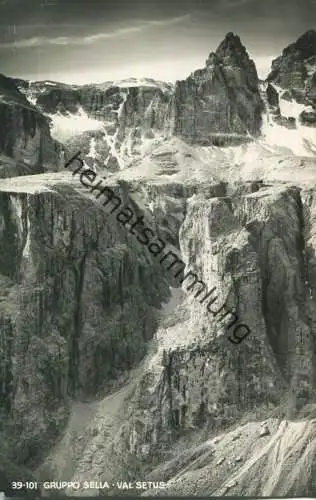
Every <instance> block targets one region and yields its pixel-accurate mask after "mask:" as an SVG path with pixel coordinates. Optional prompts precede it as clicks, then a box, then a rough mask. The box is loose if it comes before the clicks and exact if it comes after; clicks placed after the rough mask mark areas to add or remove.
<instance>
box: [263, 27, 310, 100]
mask: <svg viewBox="0 0 316 500" xmlns="http://www.w3.org/2000/svg"><path fill="white" fill-rule="evenodd" d="M315 73H316V31H315V30H309V31H306V32H305V33H304V34H303V35H301V36H300V37H299V38H298V39H297V40H296V42H294V43H291V44H290V45H288V46H287V47H285V49H284V50H283V52H282V54H281V55H280V56H279V57H277V58H276V59H274V61H273V62H272V69H271V72H270V74H269V75H268V78H267V80H268V81H270V82H272V83H275V84H277V85H279V86H280V87H282V88H284V89H288V90H290V89H294V90H295V93H296V94H295V98H296V99H299V102H301V103H302V104H307V105H308V104H311V105H312V106H313V107H314V106H315V98H314V92H315ZM297 91H299V92H300V94H299V95H298V94H297Z"/></svg>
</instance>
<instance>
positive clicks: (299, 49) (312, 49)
mask: <svg viewBox="0 0 316 500" xmlns="http://www.w3.org/2000/svg"><path fill="white" fill-rule="evenodd" d="M292 53H293V54H294V53H295V54H296V57H299V58H302V59H307V58H309V57H311V56H314V55H316V31H315V30H308V31H306V32H305V33H304V34H303V35H301V36H300V37H299V38H298V39H297V40H296V42H294V43H292V44H291V45H288V47H286V48H285V49H284V51H283V55H288V54H292Z"/></svg>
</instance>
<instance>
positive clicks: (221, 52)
mask: <svg viewBox="0 0 316 500" xmlns="http://www.w3.org/2000/svg"><path fill="white" fill-rule="evenodd" d="M232 52H243V53H244V52H246V49H245V47H244V45H243V44H242V43H241V40H240V38H239V36H238V35H235V34H234V33H232V32H231V31H230V32H229V33H227V35H226V36H225V38H224V40H223V41H222V42H221V43H220V44H219V46H218V48H217V50H216V54H217V55H218V56H219V57H225V56H227V55H228V54H231V53H232Z"/></svg>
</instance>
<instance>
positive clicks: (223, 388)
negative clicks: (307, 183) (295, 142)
mask: <svg viewBox="0 0 316 500" xmlns="http://www.w3.org/2000/svg"><path fill="white" fill-rule="evenodd" d="M305 196H307V195H305ZM309 197H311V198H309ZM311 199H314V194H311V193H310V194H309V195H308V203H307V205H304V206H303V203H302V199H301V196H300V192H299V190H298V189H293V188H271V189H267V188H266V189H263V190H262V191H261V190H260V191H257V192H254V193H253V194H244V195H243V196H233V197H232V198H230V197H225V198H210V199H205V197H203V196H198V197H196V196H193V197H192V198H189V199H188V200H187V207H186V217H185V220H184V222H183V225H182V227H181V230H180V246H181V250H182V255H183V258H184V260H185V262H186V263H187V264H188V266H189V268H190V269H191V270H194V271H195V272H196V273H197V274H198V276H199V277H201V278H202V279H203V280H204V282H205V283H207V284H208V289H211V288H212V287H214V286H216V287H217V290H216V293H215V294H214V295H212V298H216V296H217V300H214V303H213V305H212V307H211V310H212V311H213V313H216V312H218V311H220V309H221V306H222V304H223V303H224V302H225V301H226V303H228V304H229V305H230V306H234V308H235V310H236V311H238V315H239V317H240V318H241V319H240V321H242V322H243V323H245V324H247V325H249V327H250V328H251V334H250V335H249V336H248V337H247V339H246V340H245V341H244V342H243V343H241V344H240V345H239V346H238V345H233V344H231V343H230V342H229V341H228V339H227V337H228V335H229V333H228V332H227V331H225V328H223V327H222V325H221V324H218V323H217V322H216V319H218V317H220V316H221V315H220V314H219V313H217V314H213V313H212V314H210V313H209V314H207V313H206V312H205V307H203V305H201V304H199V301H198V300H197V299H195V298H194V294H193V292H192V291H191V293H190V294H188V295H187V298H186V299H184V302H182V303H181V306H180V307H181V309H182V313H180V311H179V313H178V314H177V312H176V311H174V312H173V322H172V320H170V319H168V321H167V322H166V323H165V324H162V325H161V328H160V329H159V330H158V333H157V337H158V339H157V343H158V350H157V352H156V354H155V355H154V356H153V357H152V359H151V361H150V363H149V368H148V369H147V371H146V372H145V374H144V375H143V377H142V380H141V383H140V384H139V386H138V388H137V389H136V392H135V395H134V398H133V399H132V400H131V401H132V403H131V404H130V405H131V407H132V408H133V409H132V411H131V413H130V418H129V419H128V422H126V423H125V424H124V425H123V427H122V429H121V431H120V432H121V435H120V440H119V443H123V445H122V448H119V450H118V451H117V453H118V454H122V453H123V452H124V453H126V445H124V443H128V442H129V443H130V445H127V448H128V449H129V453H130V455H127V457H130V461H129V460H128V458H127V466H126V470H129V467H132V461H133V460H134V461H135V456H136V457H138V459H139V462H140V463H141V464H142V465H143V466H144V464H146V465H147V466H148V462H150V461H151V460H152V461H153V463H155V461H156V460H157V456H158V457H160V460H161V461H162V463H163V460H166V459H173V458H174V460H176V454H177V452H178V453H179V450H183V449H186V448H187V446H188V444H190V445H191V446H193V442H192V441H191V439H190V437H189V436H190V434H193V435H194V436H195V440H196V441H195V442H196V443H199V442H203V437H202V436H204V440H205V439H207V437H208V436H212V435H214V434H216V433H219V432H220V431H221V430H222V429H224V428H227V427H229V426H232V425H234V423H235V422H236V420H238V419H240V418H241V416H242V415H244V416H245V415H247V414H249V415H253V416H254V417H253V418H254V419H255V420H257V421H258V420H259V422H260V417H259V415H260V413H261V414H262V415H265V416H267V415H269V413H270V414H271V413H272V410H273V408H277V407H278V405H279V403H280V401H286V403H285V406H284V407H283V409H282V410H280V415H282V412H284V413H283V414H284V415H287V416H288V417H290V418H291V417H292V416H294V415H295V414H297V412H298V411H300V410H301V408H302V407H303V406H304V405H306V404H307V403H310V402H313V401H314V399H315V369H314V356H315V355H314V352H315V336H314V335H313V324H314V319H313V316H314V313H313V312H312V310H314V308H315V298H314V287H315V283H314V280H313V278H311V271H310V270H311V269H312V268H313V265H314V264H313V261H314V256H313V250H312V249H311V247H310V246H309V251H307V245H308V241H310V240H309V239H310V232H309V231H310V230H307V229H304V227H305V224H306V225H307V226H308V225H309V222H308V221H309V220H310V215H311V214H310V208H309V207H310V206H311V205H313V202H312V201H311ZM306 201H307V200H306ZM305 217H307V220H305V223H304V222H303V221H304V219H305ZM282 228H284V230H283V229H282ZM184 288H185V287H184ZM195 291H198V287H197V288H196V290H195ZM183 308H184V309H185V311H186V313H185V314H184V313H183ZM180 317H181V318H182V320H180V324H179V318H180ZM170 322H171V325H170ZM168 323H169V324H168ZM269 408H270V410H269ZM256 414H257V417H255V415H256ZM258 417H259V419H258ZM257 429H258V430H257V432H258V438H259V437H260V436H259V435H260V432H261V431H260V425H259V426H258V428H257ZM269 434H270V432H268V433H267V435H269ZM175 441H176V442H177V441H178V443H181V444H178V445H173V446H175V448H170V445H171V443H174V442H175ZM117 446H118V443H117V441H116V442H115V446H114V447H113V449H112V450H111V452H112V453H113V454H114V453H115V447H117ZM167 450H170V452H169V451H167ZM242 450H243V448H240V450H239V452H240V454H241V455H242V454H243V451H242ZM192 453H193V452H192ZM183 459H184V457H183ZM209 460H211V459H210V457H209ZM180 463H182V465H183V467H184V469H183V470H184V471H186V468H185V463H184V462H181V460H180V462H179V461H178V475H177V477H178V478H179V479H178V483H179V487H178V489H177V487H173V489H171V490H170V492H171V493H176V492H178V493H179V492H181V494H183V485H182V486H181V484H182V482H181V472H180V471H181V466H180ZM206 463H207V460H206ZM188 470H191V469H190V466H189V465H188ZM192 470H194V467H193V468H192ZM162 471H164V473H163V474H164V475H163V477H164V478H168V479H170V478H171V477H172V475H171V474H170V475H168V473H167V468H166V469H164V468H161V466H160V467H158V469H157V472H156V473H155V476H154V477H155V480H157V477H158V476H159V474H162ZM192 474H193V472H192ZM245 474H246V473H245ZM226 475H229V472H228V471H226ZM245 477H246V476H245ZM160 479H162V477H161V475H160ZM253 481H254V483H256V481H255V480H253ZM172 484H173V483H172ZM209 487H211V486H209ZM212 487H213V488H214V491H212V490H209V493H213V494H215V490H216V488H218V487H219V485H218V486H217V487H215V485H213V486H212ZM186 488H188V489H187V490H186V491H187V494H188V493H189V492H191V493H192V490H191V489H190V487H189V486H188V484H186ZM253 488H255V485H254V484H252V491H255V490H254V489H253ZM198 491H199V492H200V493H201V490H200V489H199V490H198ZM258 491H260V494H263V490H262V489H261V487H259V490H258ZM240 492H241V491H240V488H239V487H236V489H234V490H233V494H240ZM273 493H275V490H273V489H272V490H271V491H270V494H273Z"/></svg>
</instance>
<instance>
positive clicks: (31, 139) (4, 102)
mask: <svg viewBox="0 0 316 500" xmlns="http://www.w3.org/2000/svg"><path fill="white" fill-rule="evenodd" d="M0 128H1V135H0V151H1V152H2V153H3V154H5V155H7V156H9V157H12V158H14V159H15V160H17V161H19V162H24V163H26V164H27V165H29V166H30V167H31V169H32V172H34V173H38V172H44V171H46V170H58V167H59V165H60V162H61V159H62V146H61V145H60V144H58V143H57V142H56V141H54V140H53V139H52V137H51V135H50V126H49V120H48V119H47V118H46V117H45V116H43V115H42V114H41V113H40V111H39V110H38V109H37V108H36V107H35V106H33V105H32V104H30V103H29V102H28V101H27V99H26V98H25V96H24V95H23V94H22V93H21V92H20V91H19V90H18V88H17V86H16V85H15V83H14V80H12V79H11V78H7V77H5V76H4V75H0Z"/></svg>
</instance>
